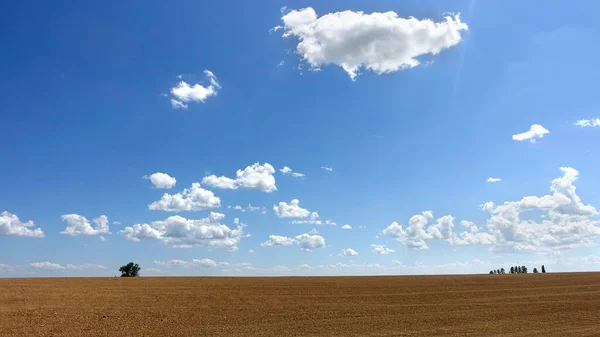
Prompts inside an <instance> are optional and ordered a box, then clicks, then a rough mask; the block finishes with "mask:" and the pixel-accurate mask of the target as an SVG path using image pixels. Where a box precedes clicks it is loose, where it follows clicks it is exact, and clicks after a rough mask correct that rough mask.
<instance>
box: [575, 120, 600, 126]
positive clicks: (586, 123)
mask: <svg viewBox="0 0 600 337" xmlns="http://www.w3.org/2000/svg"><path fill="white" fill-rule="evenodd" d="M575 125H577V126H581V127H589V128H593V127H596V126H600V118H592V119H580V120H578V121H577V122H575Z"/></svg>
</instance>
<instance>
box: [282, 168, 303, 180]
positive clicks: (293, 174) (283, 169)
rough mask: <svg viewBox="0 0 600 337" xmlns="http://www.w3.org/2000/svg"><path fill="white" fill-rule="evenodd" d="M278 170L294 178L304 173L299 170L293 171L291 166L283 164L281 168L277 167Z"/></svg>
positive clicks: (300, 176)
mask: <svg viewBox="0 0 600 337" xmlns="http://www.w3.org/2000/svg"><path fill="white" fill-rule="evenodd" d="M279 172H281V173H282V174H283V175H284V176H292V177H294V178H302V177H304V176H305V175H304V174H302V173H299V172H294V171H293V170H292V169H291V168H289V167H287V166H284V167H282V168H281V169H279Z"/></svg>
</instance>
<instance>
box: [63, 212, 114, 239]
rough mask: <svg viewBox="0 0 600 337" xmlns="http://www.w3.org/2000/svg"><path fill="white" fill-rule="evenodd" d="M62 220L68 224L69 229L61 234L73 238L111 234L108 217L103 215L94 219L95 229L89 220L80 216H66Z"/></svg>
mask: <svg viewBox="0 0 600 337" xmlns="http://www.w3.org/2000/svg"><path fill="white" fill-rule="evenodd" d="M61 218H62V220H63V221H64V222H66V223H67V227H66V228H65V230H64V231H62V232H60V234H67V235H71V236H79V235H98V234H110V230H109V227H108V218H107V217H106V215H101V216H99V217H97V218H95V219H93V220H92V222H94V224H95V226H94V227H92V225H91V224H90V222H89V221H88V219H86V218H85V217H84V216H81V215H79V214H64V215H62V217H61Z"/></svg>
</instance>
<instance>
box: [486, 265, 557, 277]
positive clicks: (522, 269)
mask: <svg viewBox="0 0 600 337" xmlns="http://www.w3.org/2000/svg"><path fill="white" fill-rule="evenodd" d="M533 273H534V274H537V273H539V271H538V269H537V268H533ZM542 273H543V274H545V273H546V267H544V266H543V265H542ZM492 274H506V270H505V269H504V268H500V269H495V270H494V269H492V270H490V275H492ZM509 274H527V267H526V266H515V267H510V271H509Z"/></svg>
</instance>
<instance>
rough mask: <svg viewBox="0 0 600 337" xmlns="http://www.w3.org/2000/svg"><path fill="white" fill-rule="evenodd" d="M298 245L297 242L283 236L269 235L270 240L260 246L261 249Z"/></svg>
mask: <svg viewBox="0 0 600 337" xmlns="http://www.w3.org/2000/svg"><path fill="white" fill-rule="evenodd" d="M293 244H296V240H294V239H292V238H288V237H287V236H281V235H269V240H267V241H265V242H263V243H261V244H260V246H261V247H273V246H291V245H293Z"/></svg>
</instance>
